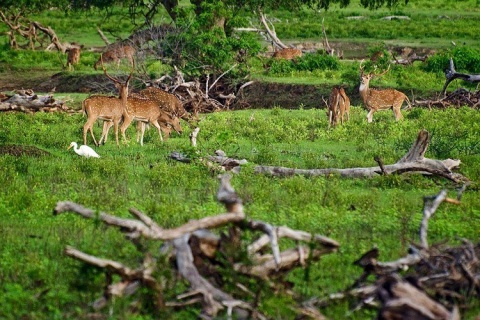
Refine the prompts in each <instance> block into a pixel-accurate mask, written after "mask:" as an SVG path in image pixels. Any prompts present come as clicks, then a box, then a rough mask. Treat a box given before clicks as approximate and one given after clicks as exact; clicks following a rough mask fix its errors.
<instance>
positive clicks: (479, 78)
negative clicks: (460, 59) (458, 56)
mask: <svg viewBox="0 0 480 320" xmlns="http://www.w3.org/2000/svg"><path fill="white" fill-rule="evenodd" d="M445 78H447V79H446V81H445V84H444V85H443V89H442V94H443V95H445V93H446V91H447V87H448V85H449V84H450V82H452V81H453V80H455V79H462V80H464V81H468V82H472V83H478V82H480V74H465V73H459V72H457V71H456V70H455V65H454V64H453V59H452V58H450V68H449V69H447V70H445Z"/></svg>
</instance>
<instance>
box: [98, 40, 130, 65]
mask: <svg viewBox="0 0 480 320" xmlns="http://www.w3.org/2000/svg"><path fill="white" fill-rule="evenodd" d="M135 52H136V50H135V48H133V47H132V46H129V45H123V44H119V43H114V44H112V45H111V46H108V47H107V49H106V51H105V52H103V53H102V54H101V55H100V58H98V60H97V62H95V64H94V65H93V68H94V69H95V70H97V68H98V66H99V65H100V64H103V63H104V62H115V63H116V64H117V67H119V66H120V62H121V60H122V59H125V58H126V59H128V62H129V63H130V65H131V67H132V68H133V66H134V57H135Z"/></svg>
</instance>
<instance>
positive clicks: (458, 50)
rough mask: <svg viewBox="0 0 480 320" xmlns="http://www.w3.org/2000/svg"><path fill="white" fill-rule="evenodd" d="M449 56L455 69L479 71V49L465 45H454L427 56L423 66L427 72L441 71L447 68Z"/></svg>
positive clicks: (471, 71) (470, 71) (469, 71)
mask: <svg viewBox="0 0 480 320" xmlns="http://www.w3.org/2000/svg"><path fill="white" fill-rule="evenodd" d="M450 58H452V59H453V63H454V66H455V70H457V71H459V72H468V73H479V72H480V50H479V49H476V48H471V47H466V46H461V47H455V48H454V49H453V50H445V51H442V52H440V53H437V54H435V55H434V56H432V57H429V58H428V60H427V61H426V63H425V66H424V68H425V70H426V71H429V72H443V71H445V70H446V69H449V63H450Z"/></svg>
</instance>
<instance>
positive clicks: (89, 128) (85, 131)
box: [83, 118, 98, 146]
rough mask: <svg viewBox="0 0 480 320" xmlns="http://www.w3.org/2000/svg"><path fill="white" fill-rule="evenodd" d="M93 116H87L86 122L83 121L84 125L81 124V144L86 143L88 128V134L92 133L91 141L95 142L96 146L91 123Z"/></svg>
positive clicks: (93, 119) (93, 120)
mask: <svg viewBox="0 0 480 320" xmlns="http://www.w3.org/2000/svg"><path fill="white" fill-rule="evenodd" d="M95 120H96V119H95V118H89V119H88V120H87V122H86V123H85V125H84V126H83V144H85V145H86V144H87V132H88V130H90V134H91V135H92V138H93V143H95V145H96V146H98V144H97V140H95V136H94V135H93V123H94V122H95Z"/></svg>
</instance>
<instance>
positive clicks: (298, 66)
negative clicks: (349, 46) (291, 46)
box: [267, 53, 340, 76]
mask: <svg viewBox="0 0 480 320" xmlns="http://www.w3.org/2000/svg"><path fill="white" fill-rule="evenodd" d="M339 67H340V62H339V60H338V58H337V57H332V56H330V55H326V54H322V53H314V54H311V53H307V54H304V55H303V56H301V57H298V58H296V59H294V60H285V59H271V60H270V61H269V63H268V65H267V74H269V75H272V76H282V75H289V74H292V73H294V72H304V71H307V72H313V71H315V70H338V68H339Z"/></svg>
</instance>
